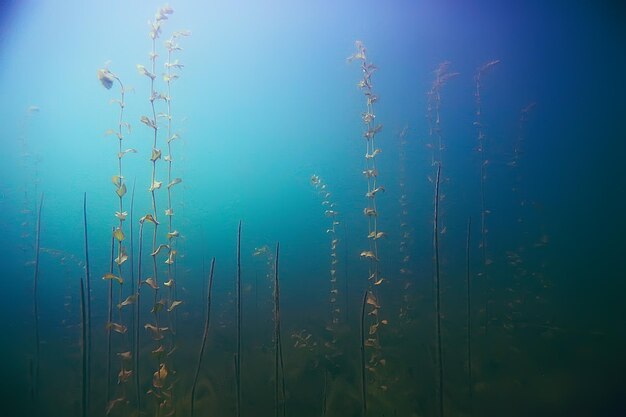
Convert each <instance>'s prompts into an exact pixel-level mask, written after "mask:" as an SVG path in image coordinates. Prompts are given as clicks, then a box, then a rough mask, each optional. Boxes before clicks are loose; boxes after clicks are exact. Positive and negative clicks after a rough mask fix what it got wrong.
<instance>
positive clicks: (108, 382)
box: [106, 227, 115, 404]
mask: <svg viewBox="0 0 626 417" xmlns="http://www.w3.org/2000/svg"><path fill="white" fill-rule="evenodd" d="M114 232H115V227H113V230H112V231H111V265H110V268H109V272H110V273H111V274H112V273H113V257H114V256H115V237H114V236H113V233H114ZM112 321H113V280H109V309H108V313H107V379H106V385H107V389H106V394H107V396H106V398H107V404H108V403H109V402H110V401H111V322H112Z"/></svg>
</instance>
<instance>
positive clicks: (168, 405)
mask: <svg viewBox="0 0 626 417" xmlns="http://www.w3.org/2000/svg"><path fill="white" fill-rule="evenodd" d="M173 13H174V10H173V9H172V8H171V7H169V6H164V7H161V8H159V9H158V10H157V12H156V14H155V17H154V20H153V21H150V22H149V25H150V32H149V35H150V39H151V41H152V49H151V51H150V53H149V59H150V69H147V68H146V67H144V66H143V65H137V71H138V72H139V73H140V74H141V75H145V76H146V77H148V78H149V79H150V96H149V101H150V116H145V115H144V116H141V122H142V123H143V124H145V125H146V126H148V127H149V128H150V129H151V130H152V151H151V155H150V161H151V167H152V170H151V171H152V172H151V176H150V187H149V188H148V191H149V192H150V197H151V202H152V213H151V214H150V217H148V216H147V215H146V216H144V218H143V219H144V220H146V219H148V220H150V222H151V223H153V225H154V229H153V233H152V251H151V254H150V256H151V257H152V277H150V278H147V279H146V280H145V283H146V284H147V285H148V286H150V288H152V290H153V295H154V297H153V303H152V309H151V313H152V317H153V320H154V324H146V325H145V326H144V327H145V328H146V329H148V330H150V331H151V332H152V339H153V340H154V341H155V344H156V348H155V349H154V350H153V351H152V352H153V354H154V356H155V357H156V358H157V370H156V372H154V374H153V378H152V389H151V390H150V391H149V392H150V393H152V394H153V395H154V399H155V402H156V407H155V409H156V411H155V412H156V414H157V415H159V414H160V413H161V412H164V413H166V414H168V413H170V412H174V411H175V410H174V408H173V407H174V404H173V402H172V401H171V399H172V392H171V388H172V385H171V384H170V385H168V381H169V379H168V376H169V374H170V371H169V370H168V367H169V363H166V362H167V357H168V356H167V354H166V351H165V348H164V347H163V345H162V342H161V340H162V339H163V338H164V336H163V334H162V333H163V332H165V331H166V330H168V328H167V327H161V319H160V312H161V310H162V309H163V307H164V302H163V301H159V289H160V288H159V267H158V263H157V257H158V255H159V253H160V252H161V250H162V249H166V250H167V252H168V257H167V260H166V263H167V264H168V266H169V265H170V263H171V262H172V259H173V254H172V253H171V252H170V247H169V245H167V244H164V245H159V244H158V230H159V227H158V226H159V220H158V219H159V215H158V209H157V195H156V191H157V190H159V189H160V188H161V186H162V181H158V180H157V161H159V160H160V159H161V157H162V151H161V149H160V148H159V147H158V131H159V123H158V118H159V116H160V114H157V111H156V102H157V101H159V100H164V101H166V102H167V100H168V99H169V98H168V96H167V93H159V92H157V89H156V83H155V80H156V78H157V72H156V71H157V70H156V63H157V58H158V56H159V55H158V51H157V46H156V45H157V39H159V38H160V35H161V31H162V25H163V23H164V22H165V20H167V19H168V18H169V16H170V15H171V14H173ZM166 117H167V115H166ZM170 214H171V212H170V211H169V208H168V209H166V211H165V215H166V216H169V215H170ZM139 279H141V277H140V278H139ZM166 284H168V285H166V286H170V285H172V283H171V282H169V283H168V282H166ZM173 307H174V305H173V304H172V305H170V307H169V308H168V310H172V309H173ZM171 351H172V350H170V353H171ZM163 393H165V395H163Z"/></svg>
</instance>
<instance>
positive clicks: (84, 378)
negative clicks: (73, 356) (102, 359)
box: [80, 278, 89, 417]
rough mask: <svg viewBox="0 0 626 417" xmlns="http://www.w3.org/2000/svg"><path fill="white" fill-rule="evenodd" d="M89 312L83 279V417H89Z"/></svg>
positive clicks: (81, 283)
mask: <svg viewBox="0 0 626 417" xmlns="http://www.w3.org/2000/svg"><path fill="white" fill-rule="evenodd" d="M86 315H87V312H86V309H85V288H84V284H83V279H82V278H81V279H80V316H81V329H82V336H81V337H82V339H81V344H80V345H81V350H82V352H81V353H82V361H83V363H82V370H83V384H82V402H81V409H82V413H81V414H82V416H83V417H87V408H88V404H87V393H88V379H87V378H88V376H87V370H88V368H89V367H88V365H87V346H86V342H87V317H86Z"/></svg>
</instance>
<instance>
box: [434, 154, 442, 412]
mask: <svg viewBox="0 0 626 417" xmlns="http://www.w3.org/2000/svg"><path fill="white" fill-rule="evenodd" d="M440 179H441V163H438V164H437V179H436V182H435V202H434V206H435V208H434V215H433V236H434V242H433V245H434V247H433V251H434V254H435V256H434V263H435V312H436V334H437V370H438V373H439V392H438V394H439V416H440V417H443V353H442V351H443V348H442V343H441V290H440V282H439V278H440V277H439V269H440V266H439V181H440Z"/></svg>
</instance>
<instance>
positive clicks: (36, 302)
mask: <svg viewBox="0 0 626 417" xmlns="http://www.w3.org/2000/svg"><path fill="white" fill-rule="evenodd" d="M42 207H43V193H41V199H40V200H39V209H38V210H37V237H36V239H35V272H34V273H33V315H34V318H35V366H34V372H33V374H34V375H33V397H34V398H33V399H34V400H35V401H37V399H38V395H39V384H38V382H39V297H38V291H37V289H38V284H39V249H40V242H41V209H42Z"/></svg>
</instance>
